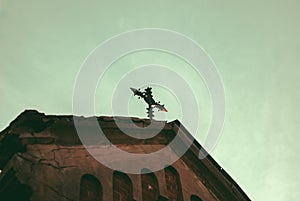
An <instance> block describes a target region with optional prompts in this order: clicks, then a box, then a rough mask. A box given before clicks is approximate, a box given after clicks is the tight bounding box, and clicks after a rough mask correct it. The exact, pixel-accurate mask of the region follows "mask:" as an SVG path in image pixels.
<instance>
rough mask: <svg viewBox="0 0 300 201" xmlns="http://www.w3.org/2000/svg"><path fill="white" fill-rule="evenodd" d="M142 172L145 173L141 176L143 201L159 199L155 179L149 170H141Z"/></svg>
mask: <svg viewBox="0 0 300 201" xmlns="http://www.w3.org/2000/svg"><path fill="white" fill-rule="evenodd" d="M143 172H147V173H146V174H142V176H141V180H142V195H143V201H156V200H157V199H158V197H159V187H158V181H157V178H156V176H155V174H154V173H152V172H151V171H150V170H146V169H143V170H142V173H143Z"/></svg>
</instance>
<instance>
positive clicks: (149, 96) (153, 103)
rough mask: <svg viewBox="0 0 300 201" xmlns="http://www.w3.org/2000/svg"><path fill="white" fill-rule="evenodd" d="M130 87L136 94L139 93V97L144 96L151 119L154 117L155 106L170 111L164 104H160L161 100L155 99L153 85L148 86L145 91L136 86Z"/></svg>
mask: <svg viewBox="0 0 300 201" xmlns="http://www.w3.org/2000/svg"><path fill="white" fill-rule="evenodd" d="M130 89H131V91H132V92H133V94H134V95H137V96H138V98H139V99H140V98H143V99H144V101H145V102H146V103H147V104H148V108H147V114H148V117H149V118H150V119H153V117H154V114H153V112H154V111H153V109H154V108H157V109H158V110H160V111H163V112H168V111H167V109H166V108H165V107H164V105H161V104H160V101H158V102H156V101H155V100H154V99H153V96H152V91H151V90H152V88H151V87H147V88H146V89H145V91H144V92H141V91H139V90H138V89H135V88H130Z"/></svg>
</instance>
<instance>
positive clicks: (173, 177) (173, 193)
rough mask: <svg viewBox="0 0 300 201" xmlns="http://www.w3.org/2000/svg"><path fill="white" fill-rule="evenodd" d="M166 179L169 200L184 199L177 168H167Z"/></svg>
mask: <svg viewBox="0 0 300 201" xmlns="http://www.w3.org/2000/svg"><path fill="white" fill-rule="evenodd" d="M165 179H166V186H167V192H168V198H169V201H183V196H182V190H181V183H180V178H179V174H178V173H177V171H176V170H175V168H173V167H171V166H168V167H166V168H165Z"/></svg>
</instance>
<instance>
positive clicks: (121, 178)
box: [113, 171, 133, 201]
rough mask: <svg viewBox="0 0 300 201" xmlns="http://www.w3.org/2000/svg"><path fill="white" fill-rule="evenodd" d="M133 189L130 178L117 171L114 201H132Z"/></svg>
mask: <svg viewBox="0 0 300 201" xmlns="http://www.w3.org/2000/svg"><path fill="white" fill-rule="evenodd" d="M132 200H133V189H132V182H131V180H130V178H129V177H128V176H127V175H126V174H124V173H122V172H118V171H115V172H114V174H113V201H132Z"/></svg>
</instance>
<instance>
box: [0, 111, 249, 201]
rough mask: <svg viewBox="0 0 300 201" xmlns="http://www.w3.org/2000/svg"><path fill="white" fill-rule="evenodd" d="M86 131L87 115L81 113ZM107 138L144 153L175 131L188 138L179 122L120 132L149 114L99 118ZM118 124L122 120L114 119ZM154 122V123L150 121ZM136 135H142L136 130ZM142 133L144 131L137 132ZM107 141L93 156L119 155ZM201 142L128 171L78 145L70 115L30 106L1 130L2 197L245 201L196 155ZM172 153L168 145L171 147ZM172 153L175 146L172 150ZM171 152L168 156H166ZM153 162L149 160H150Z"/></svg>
mask: <svg viewBox="0 0 300 201" xmlns="http://www.w3.org/2000/svg"><path fill="white" fill-rule="evenodd" d="M82 119H83V121H84V123H85V124H86V127H87V129H88V128H89V121H91V120H90V119H89V118H84V117H82ZM96 119H97V121H98V123H99V125H100V126H101V128H102V129H103V131H104V134H105V136H106V137H107V139H109V140H110V142H112V143H113V144H114V145H116V146H117V147H118V148H119V149H122V150H125V151H127V152H132V153H140V154H147V153H151V152H154V151H157V150H160V149H162V148H163V147H166V145H168V144H169V143H170V142H171V141H172V140H173V139H174V137H175V136H176V135H180V139H182V141H183V142H184V141H185V140H190V139H192V138H191V135H190V134H189V133H188V131H187V130H186V129H184V128H183V127H182V126H181V125H180V122H178V121H173V122H170V123H166V122H156V123H160V124H161V123H163V129H162V130H161V131H160V132H159V133H158V134H157V135H155V136H154V137H152V138H149V139H136V138H133V137H130V136H128V135H125V134H124V133H123V132H122V129H120V127H124V128H126V129H130V130H131V131H135V130H134V129H137V128H136V127H131V126H130V125H131V124H130V123H129V122H131V121H133V122H134V124H135V125H137V126H138V127H146V126H148V125H149V124H150V122H149V120H147V119H138V118H124V117H122V118H121V117H119V118H118V122H119V124H118V125H116V123H115V119H114V118H112V117H97V118H96ZM120 122H121V123H120ZM154 124H155V122H154ZM137 132H140V131H139V130H137ZM143 135H147V133H143ZM99 146H106V148H105V151H103V149H102V150H101V152H99V154H100V155H101V157H107V158H108V159H109V158H111V160H119V159H120V157H118V155H114V154H113V153H111V149H110V146H107V145H105V144H101V143H100V144H99V143H98V144H97V146H93V149H95V150H97V148H99ZM200 148H201V146H200V145H199V144H198V142H196V141H193V142H192V145H191V146H190V148H189V149H188V150H187V151H186V152H185V154H184V155H183V156H181V158H180V159H179V160H177V161H176V162H174V163H173V164H172V165H169V166H166V167H165V168H163V169H161V170H158V171H155V172H149V170H148V171H146V170H143V169H141V172H144V171H146V172H148V173H146V174H126V173H123V172H120V171H116V170H113V169H111V168H108V167H106V166H104V165H102V164H101V163H99V162H98V161H97V160H95V159H94V158H93V157H92V156H91V155H90V154H89V152H87V150H86V149H85V147H84V146H83V145H82V143H81V141H80V139H79V138H78V135H77V133H76V130H75V128H74V122H73V117H72V116H54V115H44V114H42V113H39V112H37V111H34V110H26V111H24V112H23V113H22V114H20V115H19V116H18V117H17V118H16V119H15V120H14V121H13V122H11V124H10V125H9V127H8V128H6V129H5V130H3V131H2V132H1V133H0V169H1V173H0V200H1V201H2V200H3V201H5V200H9V201H11V200H18V201H27V200H32V201H41V200H51V201H52V200H53V201H69V200H80V201H92V200H95V201H96V200H98V201H101V200H103V201H158V200H159V201H201V200H203V201H211V200H221V201H223V200H229V201H235V200H249V198H248V197H247V195H246V194H245V193H244V192H243V191H242V190H241V188H240V187H239V186H238V185H237V184H236V183H235V182H234V181H233V179H232V178H231V177H230V176H229V175H228V174H227V173H226V172H225V171H224V170H223V169H222V168H221V167H220V166H219V165H218V164H217V163H216V162H215V161H214V160H213V159H212V158H211V157H210V156H207V157H206V158H205V159H202V160H200V159H199V158H198V154H199V150H200ZM170 150H172V147H170ZM173 152H174V157H176V150H173ZM168 157H172V156H168ZM150 162H155V161H150Z"/></svg>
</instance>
